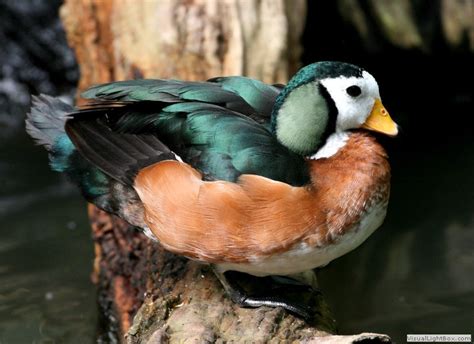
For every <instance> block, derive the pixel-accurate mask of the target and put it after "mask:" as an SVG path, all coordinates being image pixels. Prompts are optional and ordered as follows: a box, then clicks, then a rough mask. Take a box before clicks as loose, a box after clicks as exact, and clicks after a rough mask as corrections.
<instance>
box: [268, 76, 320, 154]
mask: <svg viewBox="0 0 474 344" xmlns="http://www.w3.org/2000/svg"><path fill="white" fill-rule="evenodd" d="M328 118H329V109H328V105H327V103H326V100H325V99H324V97H323V96H322V95H321V94H320V92H319V87H318V82H316V81H314V82H310V83H307V84H304V85H302V86H299V87H297V88H295V89H294V90H292V91H291V92H290V93H289V94H288V95H287V97H286V99H285V100H284V102H283V104H282V105H281V107H280V109H279V110H278V113H277V117H276V128H275V132H276V136H277V138H278V140H279V141H280V143H281V144H283V145H284V146H286V147H287V148H288V149H290V150H291V151H293V152H295V153H298V154H301V155H309V154H311V153H314V151H315V150H316V149H317V148H318V147H319V145H320V143H321V139H322V136H323V133H324V131H325V130H326V126H327V124H328Z"/></svg>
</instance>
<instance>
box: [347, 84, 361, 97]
mask: <svg viewBox="0 0 474 344" xmlns="http://www.w3.org/2000/svg"><path fill="white" fill-rule="evenodd" d="M346 92H347V94H348V95H350V96H351V97H357V96H358V95H360V94H361V93H362V91H361V89H360V87H359V86H356V85H352V86H349V87H348V88H346Z"/></svg>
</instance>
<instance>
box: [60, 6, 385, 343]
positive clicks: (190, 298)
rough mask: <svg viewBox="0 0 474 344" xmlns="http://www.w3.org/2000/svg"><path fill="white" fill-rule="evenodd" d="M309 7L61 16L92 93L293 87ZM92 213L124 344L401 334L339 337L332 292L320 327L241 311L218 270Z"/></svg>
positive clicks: (104, 9) (106, 289) (111, 320)
mask: <svg viewBox="0 0 474 344" xmlns="http://www.w3.org/2000/svg"><path fill="white" fill-rule="evenodd" d="M305 11H306V3H305V1H304V0H248V1H239V0H226V1H220V0H193V1H189V0H187V1H185V0H182V1H166V0H165V1H134V0H66V1H65V3H64V5H63V7H62V9H61V18H62V20H63V23H64V26H65V29H66V33H67V37H68V41H69V44H70V45H71V46H72V48H73V49H74V51H75V53H76V57H77V61H78V63H79V66H80V71H81V79H80V82H79V87H78V90H79V92H80V91H82V90H84V89H85V88H87V87H88V86H90V85H93V84H97V83H104V82H110V81H114V80H123V79H131V78H142V77H145V78H180V79H186V80H204V79H207V78H210V77H213V76H217V75H248V76H252V77H255V78H258V79H261V80H264V81H266V82H273V83H275V82H285V81H287V79H288V76H289V75H291V74H292V73H293V72H294V71H295V70H296V69H297V68H298V63H299V62H298V61H299V57H300V54H301V50H302V48H301V46H300V43H299V38H300V35H301V33H302V31H303V27H304V22H305ZM79 102H80V100H79ZM170 216H172V214H171V215H170ZM89 217H90V220H91V224H92V229H93V238H94V245H95V263H94V273H93V279H94V281H95V282H96V283H97V284H98V287H99V295H100V297H99V299H100V300H99V301H100V304H101V306H102V310H103V312H104V314H105V315H106V318H107V322H108V326H109V330H111V331H113V332H115V333H116V334H117V336H118V338H121V339H120V340H121V341H124V342H128V343H158V342H180V343H181V342H275V343H276V342H294V341H299V342H315V341H318V342H319V340H322V339H321V338H323V337H324V340H326V341H328V342H329V341H330V342H331V343H333V342H334V343H339V342H341V343H342V342H344V343H349V342H355V341H359V340H368V341H369V340H372V339H373V340H375V341H382V342H389V341H390V339H389V338H388V337H387V336H384V335H375V334H362V335H357V336H348V337H345V336H331V334H333V333H335V322H334V320H333V318H332V316H331V315H330V312H329V310H328V307H327V305H326V304H325V302H324V300H323V298H322V296H321V295H320V294H314V295H311V297H310V302H312V303H313V304H314V306H315V308H317V309H318V312H319V313H318V314H319V315H318V316H317V317H316V318H315V320H314V322H313V323H306V322H304V321H303V320H301V319H298V318H296V317H294V316H292V315H289V314H287V313H286V312H285V311H283V310H282V309H271V308H265V307H262V308H259V309H243V308H239V307H238V306H236V305H235V304H233V303H232V302H231V301H230V300H229V299H228V297H227V296H226V295H225V294H224V291H223V289H222V287H221V286H220V284H219V282H218V281H217V279H216V278H215V277H214V275H213V273H212V272H211V271H210V269H209V268H208V267H207V266H205V265H202V264H198V263H196V262H193V261H189V260H187V259H185V258H183V257H179V256H176V255H173V254H171V253H169V252H166V251H164V250H163V249H162V248H161V247H160V246H159V244H157V243H154V242H152V241H150V240H149V239H148V238H147V237H145V235H143V234H142V233H140V232H139V231H138V230H136V229H134V228H132V227H131V226H129V225H128V224H126V223H125V222H123V221H122V220H120V219H118V218H117V217H115V216H111V215H109V214H107V213H105V212H103V211H100V210H98V209H97V208H95V207H94V206H93V205H90V206H89Z"/></svg>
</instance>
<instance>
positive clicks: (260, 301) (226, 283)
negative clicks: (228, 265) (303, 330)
mask: <svg viewBox="0 0 474 344" xmlns="http://www.w3.org/2000/svg"><path fill="white" fill-rule="evenodd" d="M213 270H214V273H215V274H216V276H217V278H218V279H219V281H220V282H221V283H222V285H223V287H224V289H225V291H226V292H227V294H228V295H229V296H230V298H231V300H232V301H233V302H235V303H237V304H238V305H239V306H241V307H261V306H268V307H282V308H284V309H286V310H287V311H289V312H290V313H293V314H296V315H298V316H300V317H302V318H304V319H305V320H310V319H312V318H313V317H314V310H313V309H312V308H311V307H310V306H308V305H305V304H303V303H300V302H296V301H293V300H289V299H286V298H284V297H281V296H251V295H248V294H247V292H246V291H245V290H244V288H242V287H241V286H240V285H239V283H238V282H237V281H236V280H235V275H233V274H232V271H229V272H227V273H224V272H220V271H219V270H218V269H216V268H214V269H213Z"/></svg>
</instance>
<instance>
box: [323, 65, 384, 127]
mask: <svg viewBox="0 0 474 344" xmlns="http://www.w3.org/2000/svg"><path fill="white" fill-rule="evenodd" d="M321 84H322V85H323V86H324V87H325V88H326V90H327V91H328V93H329V95H330V96H331V98H332V100H333V101H334V103H335V105H336V108H337V110H338V116H337V122H336V130H337V131H344V130H348V129H354V128H358V127H360V126H361V125H362V124H363V123H364V122H365V120H366V119H367V117H368V115H369V113H370V111H371V109H372V106H373V105H374V101H375V99H377V98H380V95H379V88H378V85H377V82H376V81H375V79H374V77H373V76H372V75H370V74H369V73H368V72H366V71H364V72H362V77H360V78H357V77H349V78H348V77H344V76H341V77H338V78H328V79H324V80H321ZM354 85H355V86H358V87H360V89H361V91H362V92H361V94H360V95H359V96H357V97H352V96H350V95H349V94H347V88H348V87H350V86H354Z"/></svg>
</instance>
